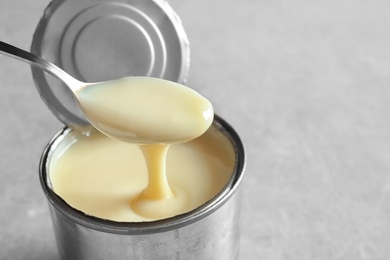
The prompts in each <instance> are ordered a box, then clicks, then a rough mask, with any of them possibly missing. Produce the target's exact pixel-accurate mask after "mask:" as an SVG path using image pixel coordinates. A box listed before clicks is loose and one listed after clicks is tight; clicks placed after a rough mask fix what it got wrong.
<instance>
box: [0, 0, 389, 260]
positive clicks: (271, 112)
mask: <svg viewBox="0 0 390 260" xmlns="http://www.w3.org/2000/svg"><path fill="white" fill-rule="evenodd" d="M48 2H49V1H48V0H33V1H31V0H2V1H1V2H0V39H1V40H3V41H6V42H9V43H12V44H15V45H17V46H20V47H22V48H25V49H29V46H30V43H31V37H32V34H33V32H34V30H35V26H36V24H37V22H38V20H39V19H40V17H41V15H42V12H43V9H44V7H45V6H46V5H47V4H48ZM169 3H170V4H171V5H172V6H173V8H174V9H175V10H176V12H177V13H178V14H179V15H180V17H181V19H182V22H183V25H184V27H185V29H186V32H187V34H188V37H189V40H190V42H191V52H192V53H191V58H192V59H191V69H190V75H189V80H188V84H189V86H191V87H193V88H195V89H196V90H198V91H199V92H201V93H202V94H203V95H205V96H206V97H208V98H209V99H210V100H211V101H212V102H213V104H214V106H215V110H216V112H217V114H219V115H220V116H222V117H223V118H224V119H226V120H227V121H228V122H229V123H230V124H231V125H232V126H233V127H234V128H235V129H236V130H237V131H238V133H239V134H240V136H241V137H242V139H243V141H244V142H245V145H246V150H247V157H248V164H247V170H246V176H245V179H244V181H243V183H242V186H241V191H242V195H243V203H242V214H241V215H242V219H241V224H242V225H241V227H242V237H241V259H243V260H247V259H269V260H282V259H283V260H290V259H291V260H312V259H343V260H344V259H350V260H363V259H371V260H373V259H382V260H384V259H390V246H389V244H390V203H389V200H390V194H389V191H390V179H389V176H390V175H389V174H390V123H389V109H390V102H389V101H390V89H389V88H390V86H389V84H390V48H389V46H390V36H389V32H390V30H389V29H390V16H389V10H390V1H387V0H372V1H366V0H317V1H311V0H295V1H290V0H246V1H237V0H225V1H206V0H198V1H189V0H172V1H169ZM0 113H1V124H0V126H1V127H0V153H1V154H0V223H1V226H0V259H1V260H3V259H13V260H17V259H22V260H27V259H40V260H49V259H57V252H56V247H55V241H54V236H53V233H52V230H51V222H50V217H49V212H48V209H47V205H46V201H45V197H44V195H43V192H42V191H41V188H40V184H39V181H38V163H39V158H40V155H41V152H42V151H43V148H44V146H45V145H46V144H47V142H48V141H49V139H50V138H51V136H52V135H53V134H54V133H55V132H56V131H57V130H59V129H60V128H61V127H62V125H61V123H60V122H59V121H58V120H57V119H56V118H55V117H54V116H53V115H52V114H51V113H50V112H49V110H48V109H47V108H46V106H45V105H44V103H43V102H42V101H41V99H40V97H39V94H38V93H37V91H36V89H35V86H34V84H33V81H32V77H31V73H30V68H29V66H27V65H25V64H22V63H20V62H18V61H14V60H11V59H9V58H7V57H3V56H0Z"/></svg>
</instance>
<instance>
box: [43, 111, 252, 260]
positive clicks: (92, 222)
mask: <svg viewBox="0 0 390 260" xmlns="http://www.w3.org/2000/svg"><path fill="white" fill-rule="evenodd" d="M211 127H213V128H215V129H217V130H218V131H220V132H221V133H222V134H223V135H224V136H225V137H226V138H227V139H228V140H229V142H230V144H231V147H232V149H233V150H234V154H235V156H234V160H235V162H234V164H235V166H234V170H233V172H232V173H231V177H230V179H229V181H228V183H227V184H226V185H225V186H224V188H223V189H222V190H221V191H220V192H219V193H218V195H217V196H215V197H214V198H213V199H211V200H210V201H208V202H206V203H205V204H204V205H202V206H200V207H199V208H196V209H194V210H192V211H190V212H188V213H185V214H181V215H178V216H174V217H172V218H167V219H163V220H156V221H150V222H115V221H109V220H104V219H99V218H96V217H92V216H88V215H86V214H84V213H82V212H80V211H78V210H77V209H74V208H72V207H70V206H69V205H68V204H67V203H66V202H65V201H64V200H62V199H61V198H60V197H59V196H58V195H56V193H55V192H54V191H53V190H52V189H51V185H50V177H49V173H48V172H49V168H50V160H51V155H52V154H53V152H54V150H55V149H57V147H58V146H59V145H60V144H61V142H63V141H64V137H66V136H67V135H71V134H72V132H73V131H74V130H72V129H70V128H64V129H62V130H61V131H60V132H58V133H57V134H56V135H55V136H54V138H53V139H52V140H51V141H50V142H49V144H48V145H47V147H46V149H45V150H44V152H43V155H42V158H41V163H40V171H39V176H40V181H41V184H42V188H43V191H44V193H45V195H46V197H47V199H48V201H49V208H50V213H51V217H52V221H53V227H54V232H55V236H56V240H57V247H58V251H59V254H60V256H61V259H64V260H65V259H74V260H84V259H85V260H86V259H91V260H92V259H94V260H103V259H116V260H121V259H123V260H124V259H127V260H130V259H131V260H141V259H142V260H147V259H159V260H165V259H174V260H179V259H194V260H195V259H196V260H199V259H207V260H213V259H216V260H217V259H218V260H219V259H224V260H237V259H238V255H239V233H240V232H239V215H240V193H239V192H238V188H239V184H240V181H241V179H242V177H243V174H244V169H245V153H244V147H243V144H242V142H241V140H240V138H239V136H238V135H237V133H236V132H235V131H234V129H233V128H232V127H231V126H230V125H229V124H228V123H227V122H225V121H224V120H223V119H221V118H220V117H218V116H215V119H214V122H213V125H212V126H211Z"/></svg>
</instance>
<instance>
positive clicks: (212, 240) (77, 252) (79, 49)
mask: <svg viewBox="0 0 390 260" xmlns="http://www.w3.org/2000/svg"><path fill="white" fill-rule="evenodd" d="M114 39H115V40H114ZM31 51H32V52H34V53H36V54H38V55H39V56H42V57H43V58H45V59H47V60H49V61H51V62H53V63H55V64H57V65H58V66H59V67H61V68H62V69H64V70H65V71H67V72H70V74H72V75H73V76H75V77H76V78H79V79H80V80H83V81H85V82H98V81H103V80H110V79H113V78H118V77H121V76H151V77H160V78H164V79H168V80H171V81H176V82H179V83H185V81H186V77H187V74H188V69H189V61H190V59H189V43H188V39H187V37H186V34H185V31H184V29H183V28H182V24H181V22H180V19H179V17H178V16H177V15H176V14H175V12H174V11H173V10H172V9H171V8H170V6H169V5H168V3H167V2H166V1H165V0H83V1H75V0H53V1H52V2H51V3H50V4H49V6H48V7H47V8H46V10H45V12H44V15H43V16H42V18H41V20H40V22H39V24H38V26H37V29H36V31H35V34H34V37H33V42H32V46H31ZM96 54H98V55H96ZM101 61H102V62H101ZM123 69H124V70H123ZM32 74H33V78H34V82H35V85H36V87H37V89H38V91H39V92H40V94H41V96H42V99H43V100H44V102H45V103H46V104H47V106H48V108H49V109H50V110H51V111H52V112H53V114H54V115H55V116H56V117H57V118H58V119H59V120H60V121H61V122H63V123H64V124H65V125H66V127H65V128H64V129H62V130H61V131H59V132H58V133H57V134H56V135H55V136H54V137H53V138H52V140H51V141H50V142H49V144H48V145H47V147H46V148H45V150H44V152H43V155H42V158H41V163H40V170H39V176H40V181H41V184H42V188H43V191H44V193H45V195H46V197H47V199H48V202H49V203H48V204H49V209H50V212H51V216H52V222H53V227H54V232H55V236H56V241H57V247H58V251H59V254H60V256H61V259H64V260H65V259H67V260H68V259H72V260H84V259H85V260H86V259H93V260H103V259H104V260H107V259H115V260H121V259H126V260H136V259H142V260H147V259H159V260H165V259H172V260H179V259H196V260H199V259H205V260H213V259H218V260H219V259H224V260H236V259H237V258H238V254H239V215H240V194H239V192H238V187H239V184H240V181H241V179H242V176H243V174H244V168H245V153H244V147H243V144H242V142H241V140H240V138H239V136H238V135H237V133H236V132H235V131H234V129H233V128H232V127H231V126H230V125H229V124H228V123H227V122H225V121H224V120H223V119H222V118H220V117H218V116H217V115H216V116H215V117H214V122H213V124H212V128H214V129H215V130H216V131H218V132H219V133H221V134H222V135H223V136H224V137H226V140H228V143H229V147H230V148H229V149H231V151H232V153H233V154H234V156H233V159H232V160H234V162H233V164H234V169H233V170H232V173H231V176H230V178H229V180H228V182H227V183H226V185H225V186H224V187H223V189H222V190H221V191H220V192H219V193H218V194H217V195H216V196H215V197H213V198H212V199H211V200H209V201H207V202H206V203H205V204H203V205H202V206H200V207H198V208H196V209H194V210H192V211H190V212H188V213H184V214H181V215H177V216H174V217H171V218H167V219H163V220H157V221H150V222H115V221H109V220H104V219H100V218H96V217H92V216H88V215H86V214H84V213H83V212H81V211H79V210H77V209H75V208H72V207H70V206H69V205H68V204H67V203H66V202H65V201H64V200H63V199H61V197H59V196H58V195H56V193H55V192H54V191H53V190H52V187H51V183H50V175H49V171H50V161H51V160H52V156H53V153H54V152H55V151H56V150H57V149H59V146H60V145H61V144H62V143H63V142H66V139H67V138H66V137H67V136H71V135H72V134H74V133H76V132H82V131H85V129H88V128H90V127H91V126H90V124H89V122H88V121H87V120H86V119H85V118H84V116H83V115H82V114H81V113H80V111H79V109H78V106H77V103H76V101H75V100H74V98H73V96H72V94H71V93H69V91H67V88H64V87H63V86H62V84H61V83H60V82H58V81H55V80H53V79H52V78H50V76H49V75H46V74H45V73H43V72H42V71H40V70H38V69H36V68H33V67H32Z"/></svg>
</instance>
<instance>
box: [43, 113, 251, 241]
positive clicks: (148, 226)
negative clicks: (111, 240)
mask: <svg viewBox="0 0 390 260" xmlns="http://www.w3.org/2000/svg"><path fill="white" fill-rule="evenodd" d="M213 125H214V126H215V127H217V129H219V130H221V131H222V132H223V134H224V135H225V136H226V137H228V139H229V140H230V142H231V143H232V145H233V149H234V152H235V155H236V157H235V167H234V169H233V174H232V176H231V177H230V179H229V181H228V182H227V184H226V185H225V186H224V188H223V189H222V190H221V191H220V192H219V193H218V194H217V195H216V196H215V197H214V198H212V199H211V200H209V201H207V202H206V203H205V204H203V205H201V206H200V207H198V208H195V209H193V210H191V211H189V212H186V213H183V214H180V215H176V216H173V217H170V218H166V219H161V220H154V221H148V222H117V221H112V220H106V219H101V218H97V217H94V216H89V215H86V214H85V213H83V212H82V211H80V210H77V209H75V208H73V207H71V206H69V205H68V204H67V203H66V202H65V201H64V200H63V199H62V198H61V197H60V196H58V195H57V194H55V193H54V191H53V190H52V189H50V188H49V187H48V184H47V179H48V178H47V168H48V167H47V166H48V160H49V157H50V155H51V147H52V145H53V144H54V143H55V142H59V141H61V140H62V139H61V136H64V135H65V134H66V133H68V132H70V131H72V129H71V128H68V127H65V128H63V129H62V130H60V131H59V132H57V134H56V135H55V136H54V137H53V138H52V139H51V140H50V142H49V143H48V145H47V146H46V148H45V149H44V151H43V154H42V157H41V160H40V164H39V179H40V182H41V186H42V189H43V191H44V193H45V195H46V197H47V198H48V200H49V202H50V203H51V204H52V205H53V206H54V207H55V208H56V209H57V210H58V211H59V212H60V213H61V214H62V215H64V216H65V217H67V218H68V219H70V220H71V221H73V222H76V223H78V224H79V225H82V226H85V227H88V228H91V229H94V230H97V231H101V232H106V233H113V234H122V235H143V234H151V233H160V232H167V231H171V230H174V229H178V228H181V227H184V226H187V225H190V224H192V223H194V222H196V221H199V220H201V219H203V218H205V217H206V216H208V215H210V214H211V213H213V212H214V211H215V210H217V209H218V208H220V207H221V206H222V205H224V204H225V202H227V201H228V199H229V198H230V197H231V196H232V195H233V194H234V193H235V191H236V190H237V188H238V186H239V183H240V182H241V180H242V178H243V175H244V171H245V166H246V158H245V148H244V146H243V143H242V141H241V139H240V137H239V136H238V134H237V133H236V131H235V130H234V129H233V128H232V127H231V126H230V125H229V124H228V123H227V122H226V121H225V120H223V119H222V118H221V117H219V116H217V115H215V116H214V122H213Z"/></svg>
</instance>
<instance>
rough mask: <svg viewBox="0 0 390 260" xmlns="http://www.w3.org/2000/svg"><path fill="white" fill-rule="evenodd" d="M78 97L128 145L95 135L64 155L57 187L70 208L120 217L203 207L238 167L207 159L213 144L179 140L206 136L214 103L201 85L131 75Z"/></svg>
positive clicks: (55, 174) (101, 125)
mask: <svg viewBox="0 0 390 260" xmlns="http://www.w3.org/2000/svg"><path fill="white" fill-rule="evenodd" d="M77 96H78V99H79V103H80V106H81V108H82V110H83V111H84V113H85V115H86V116H87V118H88V120H90V122H91V123H92V124H93V125H94V126H95V127H96V128H97V129H98V130H100V131H101V132H102V133H103V134H105V135H107V136H109V137H112V138H113V139H116V140H120V141H122V142H119V141H114V140H111V139H109V138H107V137H105V136H103V135H100V134H98V133H95V132H94V133H93V134H92V135H91V136H90V137H88V138H85V137H82V136H80V137H78V138H77V141H75V142H74V143H72V144H71V145H70V146H69V147H68V148H67V149H66V151H64V152H63V153H62V156H58V158H57V159H56V160H57V161H58V162H56V163H55V165H57V166H55V167H54V168H53V171H52V174H51V180H52V183H53V188H54V191H55V192H56V193H57V194H59V195H60V196H61V197H62V198H63V199H64V200H65V201H67V202H68V203H69V204H70V205H71V206H73V207H75V208H77V209H79V210H81V211H84V212H85V213H87V214H91V215H94V216H97V217H101V218H107V219H112V220H118V221H142V220H146V219H152V220H154V219H161V218H165V217H170V216H174V215H176V214H180V213H183V212H187V211H189V210H191V209H194V208H195V207H197V206H200V205H201V204H202V203H204V202H206V201H207V200H209V199H211V198H212V197H213V196H214V195H215V194H217V193H218V191H220V190H221V189H222V186H223V184H224V183H226V180H227V178H228V177H229V174H228V173H231V170H232V169H231V165H229V166H226V165H225V168H224V169H223V170H221V169H219V166H218V167H217V164H216V165H214V164H213V163H210V158H209V157H208V154H209V153H210V151H212V149H217V148H216V147H211V148H206V146H204V145H205V142H204V141H194V143H193V142H191V144H190V143H188V144H182V145H179V143H184V142H188V141H190V140H193V139H194V138H197V137H199V136H201V135H202V134H203V133H205V132H206V130H207V129H208V128H209V127H210V125H211V123H212V121H213V115H214V112H213V108H212V105H211V103H210V102H209V101H208V100H207V99H205V98H204V97H202V96H201V95H199V94H198V93H197V92H195V91H194V90H192V89H190V88H187V87H185V86H182V85H180V84H177V83H174V82H170V81H166V80H161V79H156V78H147V77H128V78H123V79H120V80H116V81H111V82H107V83H102V84H97V85H92V86H89V87H87V88H85V89H81V90H80V91H79V92H78V93H77ZM204 138H206V137H204ZM200 139H201V140H203V139H202V138H200ZM209 141H210V142H211V140H209ZM199 142H200V143H202V146H199V145H200V144H199ZM132 143H137V144H139V146H135V145H134V144H132ZM171 144H178V145H175V146H174V147H171V148H170V145H171ZM207 145H211V144H207ZM139 148H140V149H139ZM209 149H210V150H209ZM168 150H169V157H170V159H169V160H170V166H169V167H168V166H167V165H166V164H167V163H168V159H167V158H166V156H167V153H168ZM199 151H201V152H199ZM140 152H142V153H140ZM203 153H204V155H203ZM140 154H141V156H140ZM142 155H143V156H142ZM117 158H122V159H121V160H119V161H117ZM102 163H103V164H102ZM145 166H146V168H145ZM226 167H227V168H229V170H226ZM210 170H211V171H210ZM214 170H215V171H216V173H213V171H214ZM168 174H169V176H170V177H169V176H168ZM216 177H218V179H216ZM118 181H119V182H120V184H121V185H119V186H118V185H117V182H118ZM141 216H142V217H141Z"/></svg>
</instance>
